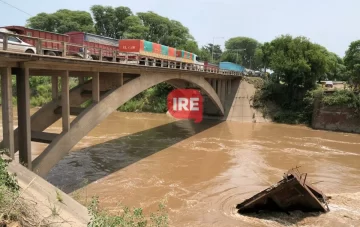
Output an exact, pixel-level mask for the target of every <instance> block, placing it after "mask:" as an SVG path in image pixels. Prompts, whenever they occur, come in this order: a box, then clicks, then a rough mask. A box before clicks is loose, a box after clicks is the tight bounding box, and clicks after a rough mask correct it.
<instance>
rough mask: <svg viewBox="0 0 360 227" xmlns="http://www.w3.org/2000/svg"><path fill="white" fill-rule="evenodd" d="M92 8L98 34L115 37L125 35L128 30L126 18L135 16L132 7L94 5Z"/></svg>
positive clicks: (118, 37)
mask: <svg viewBox="0 0 360 227" xmlns="http://www.w3.org/2000/svg"><path fill="white" fill-rule="evenodd" d="M90 10H91V12H92V14H93V15H94V20H95V31H96V33H97V34H98V35H103V36H107V37H111V38H114V39H120V38H123V37H124V33H126V32H127V27H126V26H127V25H126V19H127V18H128V17H129V16H133V13H132V11H131V10H130V8H128V7H124V6H119V7H115V8H113V7H111V6H101V5H93V6H92V7H91V8H90ZM128 23H129V21H128Z"/></svg>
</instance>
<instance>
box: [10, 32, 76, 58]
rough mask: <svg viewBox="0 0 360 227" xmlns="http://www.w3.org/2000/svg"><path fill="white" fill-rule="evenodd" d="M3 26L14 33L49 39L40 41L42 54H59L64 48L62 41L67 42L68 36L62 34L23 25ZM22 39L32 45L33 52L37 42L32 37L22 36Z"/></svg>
mask: <svg viewBox="0 0 360 227" xmlns="http://www.w3.org/2000/svg"><path fill="white" fill-rule="evenodd" d="M3 28H4V29H6V30H9V31H11V32H13V33H15V34H19V35H23V36H29V37H35V38H41V39H45V40H49V41H48V42H42V43H41V45H42V53H41V54H44V55H50V56H61V55H62V52H63V49H64V48H63V45H62V42H69V37H68V36H67V35H64V34H59V33H54V32H46V31H41V30H37V29H31V28H26V27H23V26H5V27H3ZM23 41H24V42H26V43H29V44H30V45H32V46H33V47H34V52H33V53H35V52H36V51H35V46H36V45H37V44H36V42H35V40H34V39H26V37H24V38H23ZM54 41H55V42H54Z"/></svg>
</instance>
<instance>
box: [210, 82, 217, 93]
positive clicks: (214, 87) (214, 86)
mask: <svg viewBox="0 0 360 227" xmlns="http://www.w3.org/2000/svg"><path fill="white" fill-rule="evenodd" d="M211 86H212V88H213V89H214V90H215V92H216V79H212V80H211Z"/></svg>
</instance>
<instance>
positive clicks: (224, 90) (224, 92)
mask: <svg viewBox="0 0 360 227" xmlns="http://www.w3.org/2000/svg"><path fill="white" fill-rule="evenodd" d="M220 81H221V102H222V104H223V106H225V99H226V83H225V82H226V80H220Z"/></svg>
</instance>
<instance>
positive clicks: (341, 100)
mask: <svg viewBox="0 0 360 227" xmlns="http://www.w3.org/2000/svg"><path fill="white" fill-rule="evenodd" d="M322 102H323V103H324V104H325V105H328V106H344V107H349V108H355V109H356V110H359V109H360V95H359V94H358V93H355V92H354V91H352V90H336V91H335V92H334V93H332V94H331V95H326V96H324V97H323V98H322Z"/></svg>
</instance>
